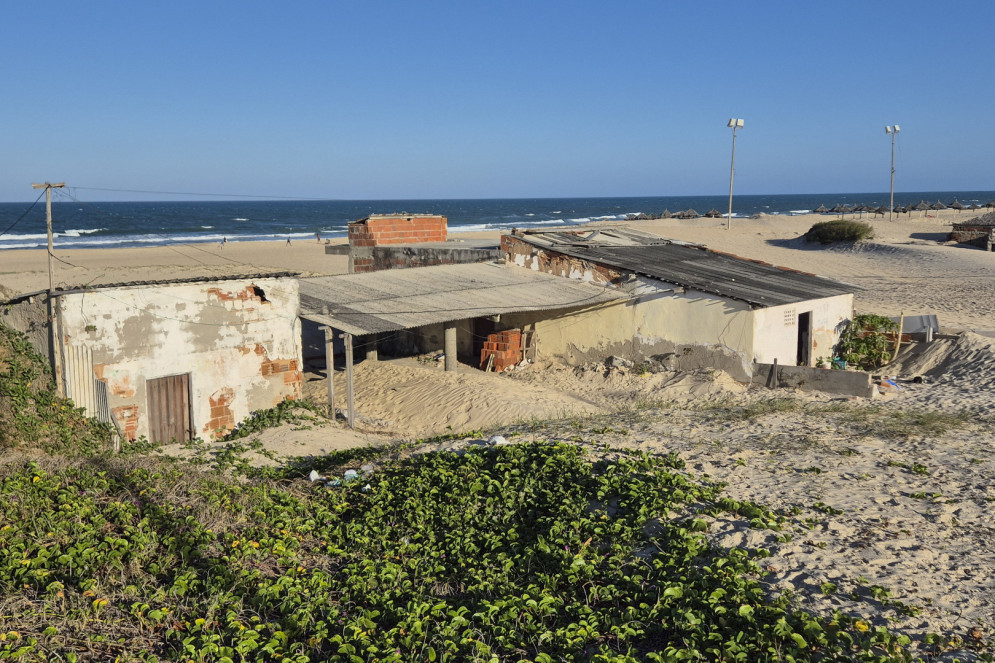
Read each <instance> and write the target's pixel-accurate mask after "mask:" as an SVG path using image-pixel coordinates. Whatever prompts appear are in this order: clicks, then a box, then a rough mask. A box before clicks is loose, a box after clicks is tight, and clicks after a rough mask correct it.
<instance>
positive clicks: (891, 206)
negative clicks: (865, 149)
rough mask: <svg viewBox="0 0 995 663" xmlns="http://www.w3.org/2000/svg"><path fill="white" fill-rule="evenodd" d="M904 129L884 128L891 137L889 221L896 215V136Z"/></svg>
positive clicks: (893, 126) (895, 127)
mask: <svg viewBox="0 0 995 663" xmlns="http://www.w3.org/2000/svg"><path fill="white" fill-rule="evenodd" d="M901 130H902V128H901V127H900V126H898V125H897V124H895V125H888V126H886V127H885V128H884V132H885V133H886V134H890V135H891V199H890V201H889V203H888V220H889V221H891V220H892V215H893V214H894V213H895V136H897V135H898V132H899V131H901Z"/></svg>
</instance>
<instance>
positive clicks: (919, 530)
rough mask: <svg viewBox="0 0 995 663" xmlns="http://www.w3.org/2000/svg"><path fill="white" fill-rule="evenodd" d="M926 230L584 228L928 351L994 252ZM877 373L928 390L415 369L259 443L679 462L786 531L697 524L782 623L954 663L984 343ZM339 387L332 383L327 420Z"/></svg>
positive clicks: (122, 278)
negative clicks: (348, 418)
mask: <svg viewBox="0 0 995 663" xmlns="http://www.w3.org/2000/svg"><path fill="white" fill-rule="evenodd" d="M932 214H934V215H937V214H938V215H939V216H914V217H913V218H912V219H909V218H908V217H907V216H906V215H901V220H897V221H894V222H889V221H887V220H886V219H885V220H882V219H881V218H880V217H878V218H877V219H865V220H868V221H869V222H870V223H871V224H872V225H873V226H874V228H875V231H876V237H875V239H873V240H872V241H869V242H863V243H860V244H857V245H840V246H829V247H821V246H812V245H806V244H805V243H804V241H803V240H802V239H800V237H801V235H803V234H804V232H805V231H806V230H808V228H809V227H811V225H812V224H813V223H815V222H817V221H821V220H826V217H822V216H814V215H809V216H797V217H786V216H769V217H761V218H759V219H733V221H732V229H731V230H727V229H726V228H725V220H723V219H696V220H692V221H678V220H674V219H665V220H651V221H629V222H612V223H608V224H595V225H594V226H593V227H598V226H600V225H626V226H629V227H632V228H637V229H640V230H643V231H647V232H652V233H655V234H658V235H660V236H664V237H670V238H674V239H679V240H683V241H689V242H696V243H701V244H705V245H707V246H709V247H710V248H713V249H716V250H720V251H726V252H729V253H733V254H736V255H739V256H743V257H747V258H752V259H757V260H762V261H765V262H769V263H773V264H776V265H780V266H784V267H789V268H794V269H800V270H803V271H807V272H813V273H816V274H819V275H822V276H827V277H830V278H835V279H838V280H841V281H844V282H846V283H850V284H853V285H855V286H858V287H859V288H860V290H859V291H858V292H857V294H856V308H857V310H858V311H859V312H867V313H877V314H885V315H898V314H899V313H901V312H903V311H904V312H905V313H906V314H907V315H915V314H929V313H932V314H936V315H937V316H938V318H939V322H940V324H941V327H942V329H943V331H946V332H956V331H959V330H977V331H981V332H985V331H988V330H992V329H995V253H986V252H984V251H981V250H979V249H976V248H971V247H966V246H958V245H953V244H950V243H947V242H946V240H945V238H946V233H947V232H948V231H949V229H950V227H949V223H950V221H951V220H953V219H964V220H966V219H969V218H971V217H972V216H973V214H972V213H968V212H960V213H957V212H954V211H949V212H939V213H936V212H934V213H932ZM452 236H456V237H459V236H460V235H458V234H456V233H453V234H452ZM462 236H464V237H469V236H470V235H469V234H468V235H462ZM490 236H491V237H494V236H496V235H495V234H491V235H490ZM56 254H57V256H58V257H59V258H61V259H63V260H65V261H66V262H69V263H72V265H73V266H72V267H69V266H67V265H64V264H59V263H56V265H57V266H56V273H57V278H56V281H57V283H60V284H64V285H79V284H81V283H101V282H103V283H107V282H126V281H134V280H151V279H168V278H176V277H179V276H194V275H198V274H199V273H204V274H208V275H224V274H240V273H241V274H244V273H257V272H265V271H283V270H292V271H302V272H304V273H305V274H333V273H343V272H345V270H346V259H345V258H344V257H342V256H326V255H325V254H324V245H318V244H317V243H315V242H296V243H294V244H293V246H286V245H285V243H272V242H260V243H244V244H242V243H229V244H228V245H227V246H226V247H225V248H223V249H219V248H218V247H217V246H216V245H215V246H209V245H202V246H200V247H191V246H189V245H183V246H178V247H158V248H145V249H110V250H94V251H90V250H80V251H70V252H67V251H61V250H58V249H57V250H56ZM0 261H2V263H0V285H3V286H5V287H6V288H7V289H8V291H10V292H26V291H30V290H32V289H34V290H40V289H43V288H45V287H47V270H46V265H45V252H43V251H6V252H3V253H2V254H0ZM882 372H883V373H885V374H890V375H897V376H899V377H902V378H911V377H913V376H923V377H924V378H925V381H924V382H923V383H921V384H913V383H911V382H905V381H901V382H900V385H901V391H899V392H898V393H897V394H892V395H890V396H888V397H887V398H885V399H882V400H873V401H869V400H862V399H847V398H838V397H834V396H832V395H827V394H819V393H816V392H810V393H802V392H797V391H793V390H775V391H772V390H767V389H764V388H763V387H761V386H759V385H752V386H751V385H743V384H739V383H737V382H735V381H733V380H731V379H730V378H729V377H728V376H726V375H725V374H723V373H715V372H709V371H701V372H697V373H690V374H676V373H657V374H650V375H643V374H635V373H632V372H628V371H624V370H618V369H611V370H609V369H607V368H605V367H604V366H601V365H591V366H586V367H576V368H571V367H566V366H562V365H558V364H555V363H552V362H549V361H540V362H539V363H538V364H536V365H533V366H530V367H527V368H526V369H524V370H518V371H513V372H509V373H506V374H499V375H495V374H485V373H482V372H480V371H477V370H475V369H473V368H472V367H461V370H460V371H458V372H455V373H445V372H444V371H442V370H441V369H440V368H438V367H437V366H436V365H435V364H434V363H422V362H418V361H416V360H414V359H407V360H399V361H381V362H362V363H360V364H358V365H357V367H356V409H357V413H358V422H357V424H358V425H357V428H356V430H350V429H349V428H348V427H346V426H345V425H344V424H343V423H342V421H341V419H340V420H339V421H338V422H337V423H334V424H332V423H330V424H327V425H324V426H316V427H313V428H309V429H308V427H303V428H304V429H302V428H301V427H294V426H284V427H280V428H276V429H270V430H267V431H263V432H262V433H261V434H259V435H258V439H259V440H260V441H262V443H263V445H264V447H265V448H266V449H268V450H269V451H270V452H272V453H274V454H276V455H277V456H279V457H282V458H292V457H298V456H309V455H321V454H324V453H327V452H329V451H332V450H336V449H342V448H347V447H352V446H357V445H370V444H372V445H389V444H391V443H394V442H398V441H410V440H414V439H416V438H424V437H426V436H429V435H433V434H439V433H450V434H452V433H459V432H461V431H478V430H480V429H485V432H483V433H480V432H473V433H468V435H467V437H466V438H460V437H459V436H456V438H455V439H448V440H446V441H445V442H433V443H423V444H422V445H420V446H416V447H415V448H416V449H417V450H420V451H431V450H436V449H459V448H461V447H466V446H468V445H476V444H481V443H482V442H481V440H482V439H484V438H486V437H487V436H489V435H492V434H501V435H505V436H507V437H508V439H509V440H513V441H522V440H562V441H569V442H579V443H582V444H586V445H588V446H589V447H590V448H591V450H592V453H599V454H605V453H609V454H610V453H612V449H615V448H621V447H626V448H634V449H638V450H643V451H647V452H651V453H660V454H666V453H671V452H676V453H678V454H679V455H680V456H681V457H682V458H683V459H684V460H685V462H686V463H687V470H688V472H690V473H691V474H693V475H695V476H699V477H707V478H708V479H710V480H713V481H722V482H727V484H728V485H727V486H726V489H725V490H726V492H727V493H728V494H729V495H730V496H731V497H733V498H734V499H737V500H743V499H747V500H753V501H755V502H757V503H761V504H764V505H767V506H769V507H771V508H773V509H776V510H779V511H780V512H782V513H784V514H786V517H787V519H788V520H787V523H786V524H785V528H784V529H783V530H782V532H772V531H768V530H756V529H750V528H749V526H748V523H747V522H746V520H745V519H742V518H735V517H730V516H726V517H722V518H717V519H714V518H710V519H709V521H710V526H709V531H708V536H709V537H710V538H711V540H712V541H713V542H714V543H715V544H716V545H722V546H740V547H746V548H750V549H759V548H764V549H767V550H769V551H770V556H769V557H767V558H766V559H763V560H761V562H762V565H763V567H764V569H765V570H766V571H767V573H768V575H767V576H766V578H765V580H764V582H765V583H766V584H767V586H768V589H769V591H770V592H771V593H774V594H776V593H781V592H784V591H791V592H792V593H793V595H794V597H795V599H794V600H795V601H796V603H797V604H798V605H800V606H801V607H804V608H806V609H809V610H813V611H815V612H818V613H820V614H823V615H829V614H831V612H832V611H833V610H842V611H844V612H848V613H851V614H860V615H864V616H867V617H870V620H871V622H872V625H873V626H888V628H890V629H892V630H895V631H898V632H901V633H906V634H908V635H910V636H912V637H913V638H914V640H915V641H916V642H921V640H922V638H923V637H924V636H925V634H927V633H938V634H942V635H943V636H944V637H945V638H947V639H948V641H949V640H950V639H956V638H959V639H960V643H958V642H957V641H956V640H955V644H954V645H952V646H951V647H948V649H952V650H956V651H957V652H958V655H959V656H960V657H961V659H962V660H971V657H972V655H971V654H970V653H969V652H967V653H965V651H964V644H963V643H968V644H970V643H972V642H975V641H976V640H978V639H980V640H981V641H984V642H989V641H991V640H992V639H995V517H993V516H992V513H993V512H992V508H991V507H992V504H993V503H995V481H993V480H992V478H993V475H995V455H993V453H992V449H993V444H995V418H993V416H992V415H991V414H990V412H991V407H992V403H995V380H993V378H992V376H993V375H995V340H993V339H991V338H988V337H986V336H984V335H980V334H975V333H972V332H970V331H968V332H964V333H962V334H959V335H957V336H954V337H952V338H944V339H940V340H938V341H936V342H934V343H933V344H932V345H931V346H928V347H925V346H911V347H909V348H908V349H906V351H905V352H903V354H902V357H901V358H900V360H899V362H898V363H897V364H895V365H894V366H892V367H887V368H885V369H883V370H882ZM343 380H344V378H343V376H342V375H341V374H337V375H336V381H337V385H336V387H337V389H336V393H337V395H338V398H339V399H341V400H340V401H339V402H338V403H337V405H338V407H339V408H340V409H342V408H344V407H345V402H344V400H345V397H344V387H345V385H344V381H343ZM305 390H306V395H308V396H310V397H312V398H313V399H314V400H315V401H317V402H319V403H320V402H321V401H322V400H323V399H324V397H325V396H324V394H325V384H324V381H323V378H322V377H321V376H320V375H318V374H310V375H308V376H307V377H306V385H305ZM264 461H265V459H263V458H260V462H264ZM302 480H303V477H302ZM785 534H787V535H790V536H784V535H785ZM896 601H899V602H900V603H896ZM917 646H920V645H917ZM919 651H920V652H923V651H925V649H920V650H919ZM950 655H951V654H948V655H947V656H946V657H945V658H937V659H936V660H947V659H949V657H950Z"/></svg>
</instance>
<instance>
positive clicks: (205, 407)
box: [0, 273, 302, 442]
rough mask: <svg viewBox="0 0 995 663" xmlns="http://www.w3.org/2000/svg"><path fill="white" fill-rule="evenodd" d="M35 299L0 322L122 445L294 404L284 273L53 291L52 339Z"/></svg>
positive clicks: (292, 340) (295, 301)
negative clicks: (40, 356) (24, 338)
mask: <svg viewBox="0 0 995 663" xmlns="http://www.w3.org/2000/svg"><path fill="white" fill-rule="evenodd" d="M46 297H47V295H46V293H45V292H40V293H34V294H28V295H21V296H19V297H17V298H15V299H12V300H10V301H9V302H6V306H5V307H4V309H3V312H2V313H0V320H2V321H3V322H4V323H5V324H6V325H7V326H9V327H12V328H14V329H18V330H20V331H22V332H25V333H26V334H28V336H29V337H30V338H31V341H32V343H33V344H34V345H35V347H36V348H37V349H38V350H39V352H43V353H45V352H47V353H48V355H49V357H50V359H51V360H52V363H53V365H54V367H55V375H56V378H57V383H58V385H59V389H60V391H61V392H62V393H63V394H64V395H66V396H68V397H70V398H72V399H73V400H74V401H75V402H76V404H77V405H79V406H81V407H85V408H86V409H87V413H88V414H89V415H90V416H95V417H98V418H101V419H103V420H105V421H108V422H112V423H114V424H115V425H116V426H117V427H118V430H119V431H120V432H121V434H122V436H124V437H126V438H130V439H135V438H136V437H139V436H142V435H146V436H148V437H149V439H150V440H151V441H153V442H166V441H169V440H173V439H175V440H177V441H186V440H190V439H192V438H196V437H201V438H205V439H210V438H213V437H217V436H220V435H222V434H224V432H225V431H228V430H231V429H232V428H233V427H234V426H235V425H236V424H237V423H238V422H240V421H242V420H243V419H245V418H246V417H247V416H249V414H251V413H252V412H253V411H255V410H259V409H264V408H270V407H273V406H274V405H276V404H278V403H280V402H281V401H283V400H284V399H287V398H299V397H300V396H301V383H302V373H301V328H300V320H299V319H298V317H297V315H298V308H299V304H300V299H299V295H298V282H297V278H296V275H295V274H292V273H278V274H254V275H248V276H225V277H218V278H199V279H183V280H170V281H147V282H137V283H121V284H114V285H101V286H91V287H82V288H77V289H67V290H56V291H55V292H54V293H53V299H52V323H53V324H54V328H55V332H56V333H54V334H53V333H52V329H51V328H50V326H49V324H48V323H47V318H48V312H47V308H48V306H47V302H46ZM53 340H54V347H53V343H52V341H53Z"/></svg>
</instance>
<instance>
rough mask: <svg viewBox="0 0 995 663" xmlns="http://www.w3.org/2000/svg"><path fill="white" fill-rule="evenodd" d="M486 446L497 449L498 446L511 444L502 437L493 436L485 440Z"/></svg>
mask: <svg viewBox="0 0 995 663" xmlns="http://www.w3.org/2000/svg"><path fill="white" fill-rule="evenodd" d="M487 444H490V445H492V446H495V447H499V446H501V445H503V444H511V442H509V441H508V440H506V439H505V438H504V436H503V435H494V436H492V437H491V438H490V439H488V440H487Z"/></svg>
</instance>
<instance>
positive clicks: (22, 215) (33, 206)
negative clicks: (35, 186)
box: [0, 189, 58, 237]
mask: <svg viewBox="0 0 995 663" xmlns="http://www.w3.org/2000/svg"><path fill="white" fill-rule="evenodd" d="M57 190H58V189H57ZM44 195H45V190H44V189H42V192H41V193H39V194H38V197H37V198H35V201H34V202H33V203H31V206H30V207H28V209H26V210H24V213H23V214H21V216H19V217H17V220H16V221H14V223H12V224H10V225H9V226H7V228H6V230H4V231H3V232H0V237H3V236H4V235H6V234H7V233H9V232H10V231H11V230H13V229H14V226H16V225H17V224H18V223H20V222H21V221H22V220H23V219H24V217H26V216H27V215H28V213H29V212H30V211H31V210H33V209H34V208H35V205H37V204H38V201H39V200H41V197H42V196H44Z"/></svg>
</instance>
